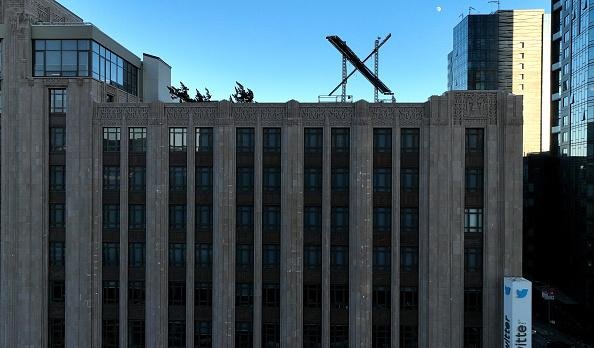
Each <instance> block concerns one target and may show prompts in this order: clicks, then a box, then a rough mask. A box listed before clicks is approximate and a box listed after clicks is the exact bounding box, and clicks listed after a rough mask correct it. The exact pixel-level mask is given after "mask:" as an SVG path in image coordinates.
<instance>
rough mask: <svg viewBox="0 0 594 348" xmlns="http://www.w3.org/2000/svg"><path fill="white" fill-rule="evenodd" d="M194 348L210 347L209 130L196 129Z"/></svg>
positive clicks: (210, 139)
mask: <svg viewBox="0 0 594 348" xmlns="http://www.w3.org/2000/svg"><path fill="white" fill-rule="evenodd" d="M195 132H196V137H195V149H194V152H195V156H196V157H195V165H196V171H195V181H196V184H195V210H196V212H195V215H194V225H195V229H194V230H195V235H194V242H195V246H194V247H195V251H194V252H195V254H194V347H196V348H210V347H211V346H212V296H213V294H212V253H213V247H212V246H213V235H212V228H213V226H212V211H213V177H212V175H213V174H212V170H213V157H212V156H213V129H212V128H196V130H195Z"/></svg>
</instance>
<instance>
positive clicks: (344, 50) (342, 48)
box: [320, 34, 394, 102]
mask: <svg viewBox="0 0 594 348" xmlns="http://www.w3.org/2000/svg"><path fill="white" fill-rule="evenodd" d="M391 37H392V34H388V36H386V37H385V38H384V39H383V40H382V41H380V38H378V39H377V40H376V42H375V48H374V49H373V51H371V53H370V54H369V55H368V56H367V57H366V58H365V59H364V60H363V61H361V60H360V59H359V57H357V55H356V54H355V52H353V50H351V48H350V47H349V46H348V45H347V44H346V42H344V41H343V40H341V39H340V37H338V36H335V35H334V36H328V37H326V39H327V40H328V41H330V43H331V44H332V45H333V46H334V47H335V48H336V49H337V50H338V52H340V53H341V54H342V76H343V78H342V81H341V82H340V83H339V84H338V86H336V87H335V88H334V89H333V90H332V92H330V94H329V95H328V96H332V95H333V94H334V92H336V91H337V90H338V89H339V88H340V87H342V95H341V98H340V99H341V101H342V102H345V101H346V99H347V95H346V83H347V80H348V79H349V78H350V77H351V76H353V74H354V73H355V72H357V71H359V72H360V73H361V74H362V75H363V76H364V77H365V78H366V79H367V80H368V81H369V82H370V83H371V84H372V85H373V87H374V88H375V91H376V92H375V94H374V98H375V100H379V95H378V93H380V92H381V93H382V94H384V95H394V93H393V92H392V91H391V90H390V89H389V88H388V86H386V85H385V84H384V83H383V82H382V81H380V79H379V78H378V77H377V74H378V70H379V68H378V65H379V55H378V52H379V49H380V48H381V47H382V46H383V45H384V44H385V43H386V42H387V41H388V40H389V39H390V38H391ZM374 55H375V61H376V66H375V74H374V73H373V72H371V70H369V68H368V67H367V66H366V65H365V62H366V61H368V60H369V58H371V57H372V56H374ZM347 60H348V61H349V62H350V63H351V64H352V65H353V67H354V68H355V70H353V71H352V72H351V73H350V74H348V75H347V69H346V61H347ZM321 97H322V96H320V98H321Z"/></svg>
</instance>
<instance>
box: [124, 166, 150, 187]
mask: <svg viewBox="0 0 594 348" xmlns="http://www.w3.org/2000/svg"><path fill="white" fill-rule="evenodd" d="M128 189H129V190H130V192H135V193H139V192H145V191H146V168H145V167H130V169H129V175H128Z"/></svg>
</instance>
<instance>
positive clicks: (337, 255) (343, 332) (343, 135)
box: [330, 128, 350, 348]
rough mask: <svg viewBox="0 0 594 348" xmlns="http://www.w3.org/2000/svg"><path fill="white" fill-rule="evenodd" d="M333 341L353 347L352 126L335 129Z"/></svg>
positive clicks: (335, 343)
mask: <svg viewBox="0 0 594 348" xmlns="http://www.w3.org/2000/svg"><path fill="white" fill-rule="evenodd" d="M330 166H331V167H330V168H331V169H330V171H331V179H330V181H331V185H332V191H331V192H332V193H331V198H330V202H331V203H330V205H331V208H330V209H331V211H330V342H332V344H333V345H334V346H335V347H337V348H338V347H340V348H346V347H348V346H349V332H348V328H349V310H348V306H349V181H350V180H349V168H350V129H349V128H333V129H332V130H331V163H330Z"/></svg>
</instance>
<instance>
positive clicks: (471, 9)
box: [468, 6, 476, 16]
mask: <svg viewBox="0 0 594 348" xmlns="http://www.w3.org/2000/svg"><path fill="white" fill-rule="evenodd" d="M473 10H474V11H476V8H474V7H472V6H468V15H469V16H470V12H472V11H473Z"/></svg>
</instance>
